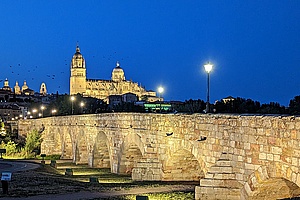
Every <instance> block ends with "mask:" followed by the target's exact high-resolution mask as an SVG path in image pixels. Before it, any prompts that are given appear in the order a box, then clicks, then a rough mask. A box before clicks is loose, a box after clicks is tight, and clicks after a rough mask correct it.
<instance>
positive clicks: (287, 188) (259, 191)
mask: <svg viewBox="0 0 300 200" xmlns="http://www.w3.org/2000/svg"><path fill="white" fill-rule="evenodd" d="M275 166H276V167H277V170H274V169H273V170H271V169H269V168H274V167H275ZM285 167H286V166H285ZM283 168H284V166H283V165H281V164H279V163H277V164H274V165H273V166H261V167H259V168H258V169H257V170H255V171H254V172H253V173H252V174H251V175H250V176H249V178H248V180H247V182H246V184H245V185H244V187H243V190H242V195H243V194H244V196H246V198H247V199H248V200H255V199H266V198H268V197H270V196H272V198H274V199H284V198H292V197H297V196H299V195H300V188H299V185H297V184H296V182H297V177H298V176H300V174H299V173H296V172H295V171H293V170H292V169H291V168H287V169H286V171H283V170H282V169H283ZM298 184H299V183H298Z"/></svg>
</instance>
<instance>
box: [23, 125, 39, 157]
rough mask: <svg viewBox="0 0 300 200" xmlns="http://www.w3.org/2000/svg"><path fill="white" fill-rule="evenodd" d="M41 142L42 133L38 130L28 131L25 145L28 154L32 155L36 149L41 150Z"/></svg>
mask: <svg viewBox="0 0 300 200" xmlns="http://www.w3.org/2000/svg"><path fill="white" fill-rule="evenodd" d="M41 143H42V138H41V134H40V133H39V132H38V131H37V130H32V131H31V132H30V133H28V134H27V137H26V144H25V146H24V151H25V153H26V155H27V156H30V155H31V154H32V152H33V150H35V149H37V150H40V149H41Z"/></svg>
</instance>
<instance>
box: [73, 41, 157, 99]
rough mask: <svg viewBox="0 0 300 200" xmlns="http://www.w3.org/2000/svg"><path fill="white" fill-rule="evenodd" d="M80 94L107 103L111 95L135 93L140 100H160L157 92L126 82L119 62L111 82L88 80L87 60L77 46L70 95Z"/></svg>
mask: <svg viewBox="0 0 300 200" xmlns="http://www.w3.org/2000/svg"><path fill="white" fill-rule="evenodd" d="M78 93H79V94H82V95H83V96H87V97H95V98H98V99H103V100H105V101H108V99H109V98H108V97H109V96H111V95H123V94H126V93H133V94H135V95H137V96H138V98H139V99H140V100H141V99H142V98H143V97H145V98H146V99H151V100H152V101H157V100H159V98H158V97H157V96H156V92H154V91H147V90H146V89H145V88H144V87H142V86H141V85H138V83H134V82H132V81H128V80H126V79H125V74H124V70H123V69H122V68H121V67H120V63H119V62H117V64H116V67H115V68H114V69H113V71H112V76H111V80H102V79H87V78H86V66H85V60H84V58H83V56H82V54H81V53H80V49H79V46H78V45H77V47H76V52H75V54H74V55H73V58H72V62H71V76H70V95H75V94H78Z"/></svg>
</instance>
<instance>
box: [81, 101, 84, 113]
mask: <svg viewBox="0 0 300 200" xmlns="http://www.w3.org/2000/svg"><path fill="white" fill-rule="evenodd" d="M83 106H84V103H83V102H80V108H81V114H82V113H83Z"/></svg>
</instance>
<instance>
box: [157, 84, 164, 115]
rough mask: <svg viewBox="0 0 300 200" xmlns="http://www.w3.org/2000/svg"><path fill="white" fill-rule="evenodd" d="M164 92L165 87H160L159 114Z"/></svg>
mask: <svg viewBox="0 0 300 200" xmlns="http://www.w3.org/2000/svg"><path fill="white" fill-rule="evenodd" d="M163 92H164V88H163V87H161V86H160V87H158V93H159V112H160V113H161V94H162V93H163Z"/></svg>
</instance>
